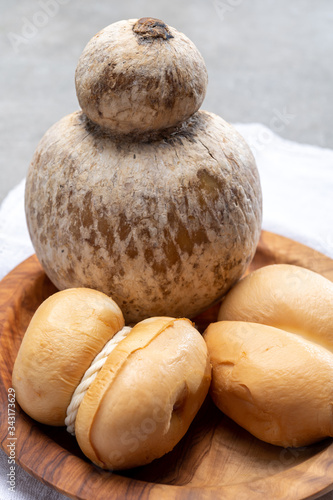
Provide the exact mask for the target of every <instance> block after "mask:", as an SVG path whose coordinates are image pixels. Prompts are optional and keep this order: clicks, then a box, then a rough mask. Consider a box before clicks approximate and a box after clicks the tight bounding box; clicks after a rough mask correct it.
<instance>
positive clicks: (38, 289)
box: [0, 232, 333, 500]
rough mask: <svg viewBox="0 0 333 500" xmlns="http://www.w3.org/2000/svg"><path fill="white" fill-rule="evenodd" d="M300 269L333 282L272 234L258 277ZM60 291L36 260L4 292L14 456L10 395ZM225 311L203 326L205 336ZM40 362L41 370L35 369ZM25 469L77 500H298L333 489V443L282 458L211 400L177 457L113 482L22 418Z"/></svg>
mask: <svg viewBox="0 0 333 500" xmlns="http://www.w3.org/2000/svg"><path fill="white" fill-rule="evenodd" d="M272 263H292V264H296V265H299V266H302V267H307V268H309V269H312V270H314V271H317V272H319V273H321V274H323V275H324V276H326V277H327V278H329V279H331V280H332V281H333V260H331V259H329V258H328V257H326V256H324V255H322V254H320V253H318V252H316V251H314V250H312V249H310V248H308V247H305V246H303V245H301V244H299V243H296V242H294V241H291V240H288V239H287V238H284V237H281V236H278V235H275V234H272V233H268V232H263V233H262V236H261V239H260V243H259V245H258V249H257V252H256V256H255V258H254V260H253V262H252V264H251V266H250V269H251V270H253V269H256V268H259V267H262V266H265V265H268V264H272ZM55 291H56V289H55V287H54V286H53V285H52V284H51V283H50V281H49V280H48V278H47V277H46V275H45V274H44V272H43V270H42V268H41V266H40V264H39V262H38V260H37V258H36V257H35V256H32V257H30V258H29V259H27V260H26V261H24V262H23V263H22V264H20V265H19V266H18V267H17V268H16V269H14V270H13V271H12V272H11V273H9V274H8V276H6V277H5V278H4V279H3V280H2V282H1V283H0V405H1V406H0V439H1V446H2V448H3V449H4V450H5V451H6V453H8V447H7V444H8V439H9V436H8V421H7V420H8V419H7V409H8V399H7V398H8V388H9V387H11V373H12V368H13V363H14V360H15V357H16V354H17V351H18V349H19V346H20V342H21V339H22V336H23V335H24V332H25V329H26V327H27V325H28V323H29V321H30V319H31V317H32V315H33V313H34V312H35V310H36V309H37V307H38V306H39V304H40V303H41V302H42V301H43V300H44V299H46V298H47V297H48V296H49V295H51V294H52V293H54V292H55ZM216 313H217V307H213V308H211V309H210V310H209V311H208V312H207V313H205V314H202V315H200V316H199V317H198V318H197V319H196V324H197V325H198V327H199V328H200V329H201V330H203V329H204V328H205V326H206V325H207V323H209V322H210V321H216ZM36 362H38V360H36ZM15 425H16V431H15V432H16V434H15V437H16V449H15V453H16V461H17V463H19V464H20V465H21V466H22V467H23V468H24V469H26V470H27V471H28V472H29V473H30V474H32V475H33V476H35V477H37V478H38V479H40V480H41V481H43V482H44V483H46V484H48V485H50V486H52V487H53V488H55V489H56V490H58V491H60V492H62V493H65V494H66V495H68V496H69V497H71V498H74V499H80V500H91V499H92V498H93V499H94V500H106V499H123V498H126V499H138V498H140V500H148V499H149V500H155V499H156V500H162V499H179V500H185V499H205V500H210V499H211V500H216V499H224V500H229V499H230V500H231V499H237V500H243V499H244V500H252V499H253V500H258V499H265V500H267V499H269V500H270V499H275V500H278V499H280V500H282V499H283V500H288V499H290V500H297V499H305V498H316V497H318V496H319V495H320V494H323V493H325V492H328V491H330V490H331V489H333V440H332V439H326V440H324V441H322V442H320V443H317V444H315V445H312V446H307V447H304V448H298V449H296V448H295V449H283V448H279V447H276V446H272V445H269V444H266V443H264V442H262V441H259V440H258V439H256V438H254V437H253V436H251V435H250V434H249V433H248V432H246V431H245V430H243V429H242V428H240V427H239V426H237V425H236V424H235V423H234V422H232V421H231V420H230V419H228V418H227V417H226V416H224V415H223V414H222V413H221V412H220V411H219V410H218V409H217V408H216V407H215V406H214V405H213V403H212V402H211V400H210V398H209V396H208V397H207V399H206V401H205V403H204V405H203V406H202V408H201V410H200V412H199V414H198V415H197V417H196V418H195V420H194V422H193V423H192V425H191V427H190V429H189V431H188V432H187V434H186V436H185V437H184V438H183V439H182V440H181V441H180V443H179V444H178V445H177V446H176V448H175V449H174V450H173V451H172V452H170V453H168V454H167V455H165V456H164V457H162V458H161V459H159V460H156V461H155V462H153V463H152V464H150V465H147V466H145V467H140V468H137V469H132V470H129V471H125V472H121V473H119V472H117V473H112V472H107V471H103V470H101V469H99V468H98V467H96V466H94V465H93V464H91V463H90V462H89V460H88V459H86V458H85V457H84V455H83V454H82V453H81V451H80V449H79V447H78V445H77V443H76V441H75V438H73V437H72V436H70V435H69V434H68V433H67V432H66V431H65V429H64V428H52V427H48V426H45V425H41V424H38V423H37V422H35V421H33V420H32V419H30V418H29V417H28V416H27V415H25V414H24V413H23V412H22V411H21V410H20V408H19V407H18V406H17V410H16V424H15Z"/></svg>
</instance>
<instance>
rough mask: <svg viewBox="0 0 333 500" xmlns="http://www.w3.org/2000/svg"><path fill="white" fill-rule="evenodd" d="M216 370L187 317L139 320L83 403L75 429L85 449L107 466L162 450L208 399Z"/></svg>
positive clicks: (140, 460) (141, 460)
mask: <svg viewBox="0 0 333 500" xmlns="http://www.w3.org/2000/svg"><path fill="white" fill-rule="evenodd" d="M210 371H211V368H210V363H209V357H208V355H207V347H206V345H205V342H204V340H203V338H202V336H201V335H200V334H199V332H198V331H197V330H196V329H195V328H193V326H192V324H191V322H190V321H189V320H186V319H172V318H150V319H148V320H144V321H142V322H140V323H138V324H137V325H136V326H135V327H134V328H133V329H132V331H131V333H130V334H129V335H128V336H127V337H126V339H124V340H123V341H122V342H121V343H120V344H118V346H117V347H116V349H115V350H114V351H113V352H112V353H111V354H110V356H109V357H108V359H107V361H106V363H105V365H104V366H103V368H102V369H101V372H100V374H99V375H98V377H97V378H96V379H95V381H94V382H93V383H92V384H91V386H90V388H89V390H88V392H87V394H86V396H85V397H84V399H83V401H82V403H81V405H80V408H79V411H78V415H77V419H76V425H75V432H76V437H77V440H78V443H79V445H80V447H81V449H82V450H83V452H84V453H85V454H86V455H87V456H88V457H89V458H90V459H91V460H92V461H93V462H94V463H96V464H97V465H99V466H100V467H103V468H108V469H110V468H111V469H119V468H120V469H122V468H129V467H135V466H138V465H143V464H146V463H149V462H151V461H152V460H154V459H155V458H158V457H161V456H162V455H164V454H165V453H167V452H169V451H170V450H172V449H173V448H174V446H175V445H176V444H177V443H178V441H179V440H180V439H181V438H182V437H183V435H184V434H185V432H186V431H187V429H188V427H189V425H190V423H191V422H192V420H193V418H194V416H195V414H196V413H197V411H198V410H199V408H200V406H201V404H202V403H203V401H204V399H205V397H206V395H207V392H208V389H209V384H210Z"/></svg>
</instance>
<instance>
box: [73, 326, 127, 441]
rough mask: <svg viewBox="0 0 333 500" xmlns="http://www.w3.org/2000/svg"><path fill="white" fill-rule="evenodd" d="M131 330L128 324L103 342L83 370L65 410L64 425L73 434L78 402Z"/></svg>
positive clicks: (79, 402)
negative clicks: (103, 344)
mask: <svg viewBox="0 0 333 500" xmlns="http://www.w3.org/2000/svg"><path fill="white" fill-rule="evenodd" d="M131 330H132V328H131V327H130V326H124V328H122V329H121V330H120V331H119V332H117V333H116V335H114V336H113V337H112V339H111V340H109V342H107V343H106V344H105V346H104V347H103V349H102V350H101V352H100V353H99V354H97V356H96V357H95V359H94V360H93V362H92V363H91V365H90V367H89V368H88V370H87V371H86V372H85V374H84V375H83V377H82V379H81V382H80V383H79V385H78V386H77V388H76V389H75V391H74V393H73V396H72V399H71V402H70V403H69V405H68V407H67V411H66V415H67V416H66V419H65V425H66V426H67V431H68V432H69V433H70V434H72V435H73V436H75V420H76V415H77V412H78V409H79V406H80V404H81V403H82V400H83V398H84V396H85V394H86V392H87V390H88V389H89V387H90V384H91V383H92V382H93V381H94V380H95V378H96V376H97V374H98V372H99V371H100V369H101V368H102V366H103V365H104V363H105V361H106V360H107V358H108V356H109V354H110V353H111V352H112V351H113V349H114V348H115V347H116V346H117V345H118V344H119V342H121V341H122V340H123V339H124V338H125V337H126V336H127V335H128V334H129V332H130V331H131Z"/></svg>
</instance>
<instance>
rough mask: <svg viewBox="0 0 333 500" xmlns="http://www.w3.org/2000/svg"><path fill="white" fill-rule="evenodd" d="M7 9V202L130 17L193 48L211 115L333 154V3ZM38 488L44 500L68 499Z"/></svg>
mask: <svg viewBox="0 0 333 500" xmlns="http://www.w3.org/2000/svg"><path fill="white" fill-rule="evenodd" d="M51 4H52V5H53V9H52V8H51V7H50V5H51ZM47 6H48V7H47ZM0 9H1V10H0V34H1V39H0V50H1V68H0V112H1V120H0V141H1V155H0V162H1V163H0V201H1V200H2V199H3V198H4V196H5V195H6V193H7V192H8V191H9V190H10V189H11V188H12V187H14V186H15V185H16V184H17V183H18V182H19V181H20V179H22V178H23V177H24V176H25V175H26V171H27V168H28V165H29V162H30V159H31V156H32V154H33V152H34V149H35V147H36V145H37V143H38V141H39V139H40V138H41V137H42V135H43V134H44V132H45V131H46V130H47V128H48V127H50V126H51V125H52V124H53V123H54V122H55V121H57V120H59V119H60V118H61V117H62V116H64V115H66V114H69V113H71V112H73V111H75V110H76V109H77V108H78V104H77V100H76V96H75V89H74V71H75V66H76V63H77V60H78V57H79V55H80V53H81V51H82V49H83V47H84V46H85V44H86V43H87V42H88V40H89V39H90V38H91V36H93V35H94V34H95V33H96V32H97V31H99V30H100V29H101V28H103V27H104V26H106V25H108V24H111V23H112V22H114V21H117V20H120V19H126V18H135V17H143V16H151V17H157V18H161V19H163V20H164V21H165V22H166V23H167V24H170V25H171V26H174V27H175V28H177V29H179V30H180V31H183V32H184V33H185V34H186V35H187V36H189V38H191V39H192V40H193V41H194V43H195V44H196V45H197V47H198V48H199V50H200V52H201V53H202V55H203V56H204V59H205V61H206V64H207V69H208V74H209V86H208V91H207V96H206V99H205V102H204V104H203V108H204V109H207V110H209V111H213V112H215V113H217V114H219V115H221V116H222V117H223V118H225V119H226V120H227V121H230V122H243V123H249V122H260V123H263V124H265V125H267V126H268V127H270V128H271V129H272V130H273V131H275V132H277V133H279V134H280V135H281V136H283V137H286V138H288V139H290V140H293V141H298V142H302V143H309V144H315V145H319V146H323V147H329V148H333V113H332V111H333V109H332V102H333V85H332V82H333V64H332V62H333V2H332V1H331V0H316V1H313V0H294V1H290V0H279V1H276V0H275V1H273V0H218V1H213V0H209V1H206V2H205V1H204V0H201V1H200V0H183V1H182V2H180V1H177V2H172V1H171V0H154V1H153V0H122V1H117V2H112V1H110V0H108V1H107V0H95V1H88V0H11V1H9V0H0ZM46 10H48V12H49V13H48V14H47V13H46ZM1 459H3V455H2V454H1ZM18 484H19V489H20V491H18V492H17V497H15V498H22V497H21V495H24V496H25V498H29V499H30V498H31V499H32V498H35V496H34V493H32V492H31V493H29V492H28V490H27V489H26V488H25V486H24V485H27V476H26V474H25V473H24V472H23V471H20V477H19V480H18ZM36 484H37V483H36ZM39 486H40V488H42V489H43V491H40V493H39V496H40V497H41V498H46V497H48V498H51V496H52V498H60V497H61V496H60V495H57V494H56V493H55V492H53V493H52V494H51V493H50V490H48V488H47V487H44V486H42V485H39ZM30 488H32V484H31V483H29V491H30ZM50 495H51V496H50ZM325 498H332V496H331V495H327V496H325Z"/></svg>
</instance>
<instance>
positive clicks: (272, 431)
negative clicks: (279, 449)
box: [204, 321, 333, 447]
mask: <svg viewBox="0 0 333 500" xmlns="http://www.w3.org/2000/svg"><path fill="white" fill-rule="evenodd" d="M204 337H205V340H206V342H207V346H208V352H209V354H210V358H211V363H212V368H213V376H212V384H211V395H212V399H213V401H214V402H215V404H216V405H217V406H218V407H219V408H220V410H222V411H223V412H224V413H225V414H226V415H228V416H229V417H230V418H232V419H233V420H234V421H235V422H237V423H238V424H239V425H241V426H242V427H244V428H245V429H247V430H248V431H249V432H251V433H252V434H253V435H254V436H256V437H257V438H259V439H262V440H263V441H266V442H268V443H271V444H274V445H279V446H284V447H289V446H292V447H297V446H306V445H309V444H311V443H314V442H315V441H319V440H320V439H323V438H325V437H328V436H333V413H332V410H333V406H332V404H333V354H332V352H331V351H329V350H328V349H325V348H324V347H323V346H322V345H320V344H317V343H315V342H311V341H310V340H306V339H304V338H302V337H301V336H298V335H295V334H293V333H290V332H287V331H284V330H280V329H278V328H274V327H271V326H266V325H261V324H255V323H245V322H238V321H220V322H217V323H213V324H211V325H210V326H209V327H208V328H207V330H206V332H205V334H204Z"/></svg>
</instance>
